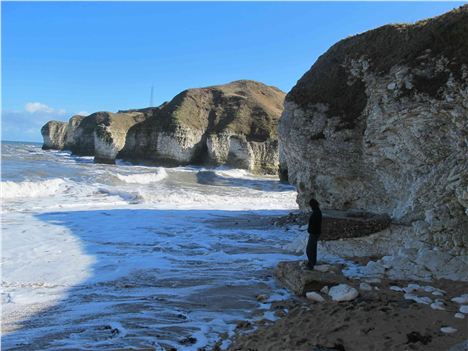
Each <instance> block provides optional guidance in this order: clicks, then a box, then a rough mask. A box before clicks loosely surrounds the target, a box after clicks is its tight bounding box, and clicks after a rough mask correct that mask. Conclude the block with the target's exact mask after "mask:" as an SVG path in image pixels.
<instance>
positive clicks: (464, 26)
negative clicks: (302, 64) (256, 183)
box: [279, 6, 468, 252]
mask: <svg viewBox="0 0 468 351" xmlns="http://www.w3.org/2000/svg"><path fill="white" fill-rule="evenodd" d="M467 135H468V6H464V7H462V8H460V9H458V10H455V11H452V12H450V13H448V14H445V15H443V16H440V17H437V18H434V19H430V20H427V21H422V22H418V23H416V24H414V25H388V26H384V27H381V28H378V29H375V30H372V31H369V32H366V33H364V34H360V35H357V36H354V37H351V38H348V39H345V40H343V41H340V42H338V43H337V44H336V45H334V46H333V47H331V48H330V49H329V50H328V51H327V52H326V53H325V54H324V55H322V56H321V57H320V58H319V59H318V60H317V62H316V63H315V64H314V65H313V66H312V68H311V69H310V70H309V71H308V72H307V73H306V74H305V75H304V76H303V77H302V78H301V79H300V80H299V81H298V82H297V85H296V86H295V87H294V88H293V89H292V90H291V92H290V93H289V94H288V95H287V96H286V101H285V110H284V112H283V115H282V117H281V120H280V125H279V140H280V154H281V155H282V164H283V167H282V168H283V169H287V172H288V176H289V180H290V182H291V183H292V184H295V185H296V187H297V189H298V193H299V195H298V203H299V205H300V207H301V208H306V207H307V205H306V204H307V202H308V200H309V199H310V197H316V198H317V199H318V200H319V202H321V203H322V204H323V205H324V207H328V208H337V209H354V208H358V209H365V210H367V211H373V212H377V213H386V214H389V215H391V216H392V218H393V219H394V220H395V221H397V222H400V223H402V224H405V225H408V226H409V227H408V228H411V229H408V233H410V234H412V235H413V236H414V237H417V238H418V239H419V240H421V241H425V242H427V243H431V245H437V246H440V247H446V248H451V249H454V250H455V251H457V252H466V247H467V245H468V238H467V235H466V230H467V228H468V221H467V216H466V213H468V193H467V185H468V179H467V177H468V161H467V156H466V155H467V154H468V149H467Z"/></svg>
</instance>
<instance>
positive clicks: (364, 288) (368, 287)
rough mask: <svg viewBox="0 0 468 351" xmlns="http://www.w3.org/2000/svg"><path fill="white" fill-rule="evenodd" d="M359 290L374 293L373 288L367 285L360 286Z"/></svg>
mask: <svg viewBox="0 0 468 351" xmlns="http://www.w3.org/2000/svg"><path fill="white" fill-rule="evenodd" d="M359 289H360V290H364V291H372V286H371V285H370V284H367V283H361V284H359Z"/></svg>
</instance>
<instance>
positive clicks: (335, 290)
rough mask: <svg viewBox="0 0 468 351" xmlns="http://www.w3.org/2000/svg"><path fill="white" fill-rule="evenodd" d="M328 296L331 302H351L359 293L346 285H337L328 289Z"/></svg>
mask: <svg viewBox="0 0 468 351" xmlns="http://www.w3.org/2000/svg"><path fill="white" fill-rule="evenodd" d="M328 295H330V297H331V298H332V300H333V301H338V302H339V301H351V300H354V299H355V298H356V297H358V296H359V292H358V291H357V290H356V289H355V288H353V287H352V286H349V285H348V284H338V285H335V286H333V287H331V288H330V291H329V292H328Z"/></svg>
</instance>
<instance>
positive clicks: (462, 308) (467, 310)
mask: <svg viewBox="0 0 468 351" xmlns="http://www.w3.org/2000/svg"><path fill="white" fill-rule="evenodd" d="M459 311H460V312H461V313H463V314H467V313H468V305H463V306H460V309H459Z"/></svg>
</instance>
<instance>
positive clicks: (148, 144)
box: [119, 80, 284, 173]
mask: <svg viewBox="0 0 468 351" xmlns="http://www.w3.org/2000/svg"><path fill="white" fill-rule="evenodd" d="M283 99H284V93H283V92H281V91H280V90H279V89H277V88H274V87H270V86H266V85H264V84H261V83H258V82H254V81H246V80H242V81H235V82H232V83H229V84H226V85H219V86H213V87H207V88H199V89H189V90H185V91H183V92H182V93H180V94H179V95H177V96H176V97H175V98H174V99H172V100H171V101H170V102H168V103H166V104H165V105H163V106H161V107H160V109H158V110H157V111H155V113H154V116H153V117H152V118H149V119H148V120H147V121H145V122H143V123H140V124H137V125H135V126H133V127H132V128H130V130H129V132H128V134H127V140H126V143H125V147H124V149H123V150H122V152H121V153H120V154H119V157H123V158H126V159H130V160H135V159H136V160H153V161H155V162H158V163H164V164H171V165H184V164H193V163H202V164H209V165H221V164H228V165H231V166H234V167H239V168H244V169H249V170H252V171H260V172H267V173H276V172H277V171H278V163H279V161H278V144H277V132H276V128H277V124H278V119H279V116H280V115H281V112H282V108H283Z"/></svg>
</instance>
